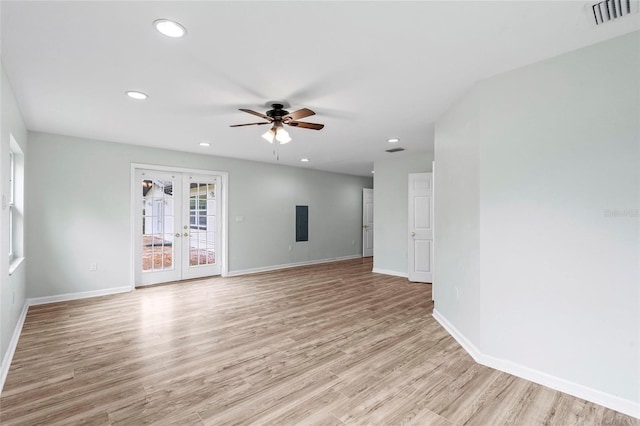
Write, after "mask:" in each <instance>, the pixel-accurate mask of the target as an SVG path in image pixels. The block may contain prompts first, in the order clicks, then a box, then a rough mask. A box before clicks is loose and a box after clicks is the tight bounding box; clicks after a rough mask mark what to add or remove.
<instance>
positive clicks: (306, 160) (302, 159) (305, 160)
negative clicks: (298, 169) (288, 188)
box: [300, 158, 309, 163]
mask: <svg viewBox="0 0 640 426" xmlns="http://www.w3.org/2000/svg"><path fill="white" fill-rule="evenodd" d="M300 161H302V162H303V163H308V162H309V159H308V158H301V159H300Z"/></svg>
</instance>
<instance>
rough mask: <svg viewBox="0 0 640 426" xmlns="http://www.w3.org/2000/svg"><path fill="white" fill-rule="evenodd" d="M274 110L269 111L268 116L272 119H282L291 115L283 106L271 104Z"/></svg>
mask: <svg viewBox="0 0 640 426" xmlns="http://www.w3.org/2000/svg"><path fill="white" fill-rule="evenodd" d="M271 108H273V109H272V110H269V111H267V116H268V117H271V118H281V117H284V116H285V115H287V114H289V111H286V110H285V109H284V105H282V104H271Z"/></svg>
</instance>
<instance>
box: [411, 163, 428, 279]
mask: <svg viewBox="0 0 640 426" xmlns="http://www.w3.org/2000/svg"><path fill="white" fill-rule="evenodd" d="M432 206H433V186H432V174H431V173H410V174H409V238H408V241H409V251H408V258H409V281H414V282H424V283H430V282H432V280H433V269H432V265H433V260H432V259H433V209H432Z"/></svg>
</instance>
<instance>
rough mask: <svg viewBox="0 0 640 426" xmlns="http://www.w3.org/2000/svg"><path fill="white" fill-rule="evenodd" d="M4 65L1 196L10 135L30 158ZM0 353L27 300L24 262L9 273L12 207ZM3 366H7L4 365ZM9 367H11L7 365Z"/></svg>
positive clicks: (0, 260)
mask: <svg viewBox="0 0 640 426" xmlns="http://www.w3.org/2000/svg"><path fill="white" fill-rule="evenodd" d="M0 68H1V74H2V76H1V78H2V80H1V82H0V93H1V97H2V109H1V114H0V116H1V120H2V121H1V125H0V130H1V133H0V182H2V184H1V187H0V188H1V191H2V197H6V198H7V199H8V198H9V167H7V166H8V165H9V140H10V138H9V135H13V137H14V138H15V140H16V142H17V143H18V145H19V147H20V150H21V151H22V153H23V158H24V159H25V161H26V158H27V131H26V128H25V125H24V122H23V121H22V116H21V114H20V111H19V110H18V106H17V103H16V100H15V97H14V94H13V91H12V89H11V85H10V84H9V80H8V79H7V76H6V74H5V71H4V67H0ZM0 212H1V214H0V223H1V226H0V236H1V237H2V238H0V240H1V241H2V243H1V244H0V253H2V256H0V356H1V357H2V360H3V363H4V361H5V360H4V357H5V355H6V352H7V348H8V346H9V342H10V340H11V336H12V335H13V331H14V330H15V327H16V324H17V322H18V317H19V316H20V312H21V311H22V308H23V306H24V303H25V293H26V290H25V285H26V284H25V263H22V264H21V265H20V266H19V267H18V269H16V271H15V272H14V273H13V274H12V275H11V276H9V257H8V256H7V254H8V253H9V238H8V235H7V232H8V230H9V209H8V208H2V210H0ZM3 367H4V365H3ZM7 367H8V366H7Z"/></svg>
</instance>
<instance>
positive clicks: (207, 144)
mask: <svg viewBox="0 0 640 426" xmlns="http://www.w3.org/2000/svg"><path fill="white" fill-rule="evenodd" d="M200 146H211V144H210V143H209V142H200Z"/></svg>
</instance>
